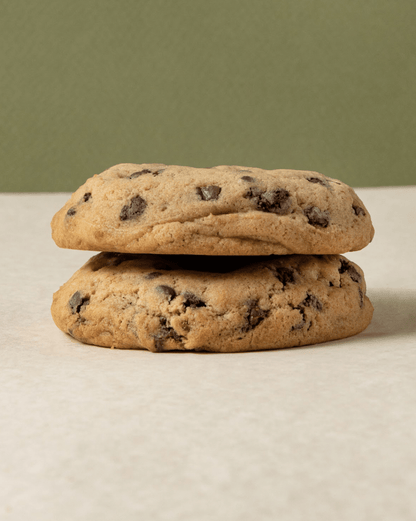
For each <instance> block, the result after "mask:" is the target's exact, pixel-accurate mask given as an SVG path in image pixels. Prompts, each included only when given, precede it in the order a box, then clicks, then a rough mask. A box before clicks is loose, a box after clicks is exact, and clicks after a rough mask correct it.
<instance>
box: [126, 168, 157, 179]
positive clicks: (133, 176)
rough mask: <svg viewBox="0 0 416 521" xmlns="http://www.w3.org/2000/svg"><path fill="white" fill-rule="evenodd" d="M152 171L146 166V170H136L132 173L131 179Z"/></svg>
mask: <svg viewBox="0 0 416 521" xmlns="http://www.w3.org/2000/svg"><path fill="white" fill-rule="evenodd" d="M151 173H152V171H151V170H148V169H147V168H145V169H144V170H140V172H134V173H133V174H130V175H129V179H135V178H136V177H140V176H141V175H144V174H151Z"/></svg>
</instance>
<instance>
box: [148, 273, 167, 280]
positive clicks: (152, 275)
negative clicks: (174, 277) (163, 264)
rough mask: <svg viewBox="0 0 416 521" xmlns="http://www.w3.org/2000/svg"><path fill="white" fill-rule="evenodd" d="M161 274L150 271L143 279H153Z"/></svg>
mask: <svg viewBox="0 0 416 521" xmlns="http://www.w3.org/2000/svg"><path fill="white" fill-rule="evenodd" d="M162 275H163V273H159V272H158V271H152V273H148V274H147V275H146V276H145V279H147V280H153V279H157V278H158V277H161V276H162Z"/></svg>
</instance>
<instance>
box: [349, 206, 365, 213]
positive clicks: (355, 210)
mask: <svg viewBox="0 0 416 521" xmlns="http://www.w3.org/2000/svg"><path fill="white" fill-rule="evenodd" d="M352 209H353V210H354V213H355V215H365V211H364V209H363V208H361V206H355V205H354V204H353V205H352Z"/></svg>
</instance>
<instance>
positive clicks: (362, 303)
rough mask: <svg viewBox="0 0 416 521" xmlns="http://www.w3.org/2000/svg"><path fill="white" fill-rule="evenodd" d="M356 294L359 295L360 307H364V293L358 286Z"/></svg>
mask: <svg viewBox="0 0 416 521" xmlns="http://www.w3.org/2000/svg"><path fill="white" fill-rule="evenodd" d="M358 295H359V297H360V308H362V307H364V293H363V291H362V289H361V288H360V287H359V288H358Z"/></svg>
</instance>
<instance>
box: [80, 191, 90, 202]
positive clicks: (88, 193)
mask: <svg viewBox="0 0 416 521" xmlns="http://www.w3.org/2000/svg"><path fill="white" fill-rule="evenodd" d="M90 199H91V192H87V193H86V194H84V196H83V198H82V200H83V201H84V203H86V202H87V201H89V200H90Z"/></svg>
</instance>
